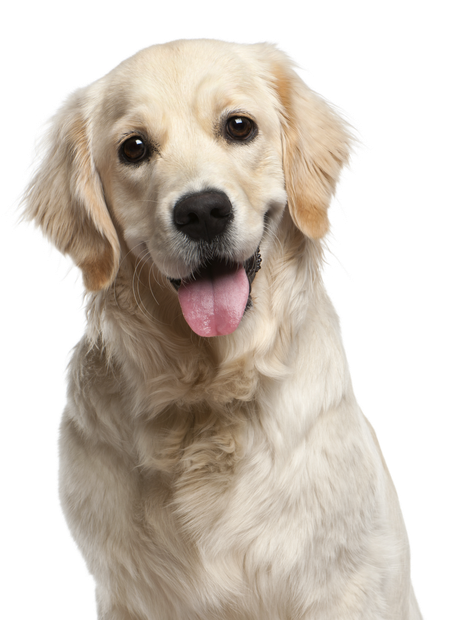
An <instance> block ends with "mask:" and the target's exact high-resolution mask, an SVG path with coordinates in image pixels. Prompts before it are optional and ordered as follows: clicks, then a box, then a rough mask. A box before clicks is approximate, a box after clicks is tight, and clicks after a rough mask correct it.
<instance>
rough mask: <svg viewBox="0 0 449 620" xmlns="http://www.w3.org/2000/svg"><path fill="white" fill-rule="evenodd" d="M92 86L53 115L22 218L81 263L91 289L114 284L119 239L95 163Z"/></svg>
mask: <svg viewBox="0 0 449 620" xmlns="http://www.w3.org/2000/svg"><path fill="white" fill-rule="evenodd" d="M88 100H89V99H88V89H82V90H79V91H77V92H76V93H74V94H73V95H72V96H71V97H70V98H69V100H68V101H67V102H66V104H65V105H64V106H63V107H62V108H61V110H60V111H59V112H58V114H57V115H56V117H55V118H54V119H53V122H52V127H51V131H50V132H49V135H48V138H47V152H46V155H45V157H44V159H43V161H42V163H41V165H40V168H39V170H38V171H37V173H36V175H35V177H34V179H33V181H32V183H31V185H30V187H29V188H28V191H27V193H26V195H25V204H26V209H25V213H24V217H25V218H26V219H29V220H34V221H35V222H36V224H37V225H38V226H40V227H41V229H42V230H43V232H44V233H45V235H46V236H47V237H49V239H50V240H51V241H52V242H53V243H54V245H55V246H56V247H57V248H58V249H59V250H60V251H61V252H63V253H64V254H69V255H70V256H71V258H72V259H73V261H74V262H75V264H76V265H78V267H80V269H81V271H82V273H83V278H84V283H85V285H86V288H87V289H88V290H89V291H98V290H101V289H105V288H107V287H108V286H110V285H111V283H112V282H113V280H114V278H115V275H116V273H117V269H118V262H119V256H120V246H119V240H118V236H117V233H116V230H115V228H114V225H113V223H112V220H111V217H110V215H109V211H108V208H107V205H106V203H105V199H104V195H103V187H102V184H101V180H100V177H99V175H98V172H97V170H96V168H95V164H94V162H93V158H92V153H91V147H90V142H91V138H90V135H89V133H90V132H89V114H88V113H87V111H86V106H87V103H86V102H87V101H88Z"/></svg>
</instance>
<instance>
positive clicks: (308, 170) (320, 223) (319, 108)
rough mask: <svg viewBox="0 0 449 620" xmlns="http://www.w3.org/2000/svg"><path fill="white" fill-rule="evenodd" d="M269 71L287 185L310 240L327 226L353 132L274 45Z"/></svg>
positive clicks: (293, 212) (295, 214)
mask: <svg viewBox="0 0 449 620" xmlns="http://www.w3.org/2000/svg"><path fill="white" fill-rule="evenodd" d="M271 51H272V53H273V55H272V57H271V59H272V65H271V73H272V76H273V82H274V87H275V91H276V94H277V97H278V100H279V102H280V105H281V121H282V130H283V135H282V141H283V157H284V162H283V163H284V174H285V185H286V190H287V196H288V207H289V210H290V214H291V216H292V219H293V221H294V223H295V224H296V226H297V227H298V228H299V229H300V230H301V231H302V232H303V233H304V234H305V235H306V236H307V237H310V238H311V239H319V238H321V237H323V236H324V235H325V234H326V232H327V231H328V229H329V219H328V216H327V209H328V207H329V204H330V201H331V198H332V196H333V194H334V191H335V186H336V184H337V181H338V177H339V174H340V170H341V168H342V166H343V165H344V164H345V163H346V162H347V161H348V158H349V152H350V143H351V136H350V134H349V131H348V130H347V128H346V126H345V123H344V121H343V120H342V119H341V118H339V116H338V115H337V114H336V113H335V112H334V111H333V110H332V108H331V107H330V106H329V105H328V104H327V103H326V102H325V101H324V100H323V99H322V98H321V97H319V96H318V95H317V94H316V93H314V92H313V91H312V90H310V89H309V88H308V87H307V86H306V85H305V84H304V82H303V81H302V80H301V79H300V78H299V77H298V75H297V74H296V72H295V71H294V70H293V68H292V63H291V62H290V61H289V59H288V58H287V57H286V56H285V55H284V54H283V53H282V52H279V51H278V50H276V49H272V50H271Z"/></svg>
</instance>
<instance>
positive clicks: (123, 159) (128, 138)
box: [118, 133, 153, 166]
mask: <svg viewBox="0 0 449 620" xmlns="http://www.w3.org/2000/svg"><path fill="white" fill-rule="evenodd" d="M136 139H137V140H140V141H141V142H142V145H143V147H144V149H143V152H142V155H140V156H139V157H137V158H136V159H132V158H129V157H128V156H127V155H126V154H125V152H124V149H125V145H126V144H127V143H128V142H130V141H131V140H136ZM152 152H153V149H152V147H151V145H150V144H149V142H148V140H147V139H146V138H145V136H142V135H141V134H139V133H134V134H130V135H127V136H126V137H125V138H124V139H123V141H122V142H121V143H120V145H119V148H118V154H119V158H120V161H121V162H122V163H124V164H126V165H130V166H138V165H139V164H141V163H142V162H144V161H145V160H147V159H148V158H149V157H150V156H151V153H152Z"/></svg>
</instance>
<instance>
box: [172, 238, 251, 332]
mask: <svg viewBox="0 0 449 620" xmlns="http://www.w3.org/2000/svg"><path fill="white" fill-rule="evenodd" d="M261 262H262V257H261V255H260V251H259V248H257V250H256V251H255V253H254V254H253V255H252V256H250V258H248V259H247V260H246V261H245V262H244V263H233V262H230V261H228V260H225V259H221V258H218V259H214V260H209V261H206V262H204V263H203V264H202V265H200V267H199V268H198V269H196V270H195V271H194V272H193V273H192V274H191V275H190V276H188V277H187V278H182V279H178V280H176V279H171V278H169V280H170V282H171V284H172V285H173V287H174V288H175V289H176V290H177V292H178V299H179V303H180V305H181V310H182V313H183V315H184V318H185V320H186V322H187V323H188V325H189V326H190V328H191V329H192V330H193V331H194V332H195V333H196V334H198V335H199V336H203V337H212V336H226V335H228V334H231V333H232V332H234V331H235V330H236V329H237V327H238V326H239V324H240V321H241V320H242V318H243V315H244V314H245V312H246V311H247V310H248V309H249V308H250V307H251V305H252V300H251V285H252V283H253V281H254V278H255V277H256V274H257V272H258V271H259V269H260V265H261Z"/></svg>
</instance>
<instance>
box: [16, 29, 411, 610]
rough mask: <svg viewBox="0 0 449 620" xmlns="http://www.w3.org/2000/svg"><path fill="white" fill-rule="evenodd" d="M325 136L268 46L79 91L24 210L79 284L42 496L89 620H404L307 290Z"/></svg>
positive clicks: (387, 504) (401, 573) (392, 521)
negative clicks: (83, 584) (77, 325)
mask: <svg viewBox="0 0 449 620" xmlns="http://www.w3.org/2000/svg"><path fill="white" fill-rule="evenodd" d="M349 145H350V137H349V134H348V131H347V128H346V126H345V124H344V122H343V121H342V120H341V119H340V118H339V117H338V115H337V114H336V113H335V112H334V111H333V110H332V109H331V107H330V106H329V105H328V104H327V103H326V102H325V101H323V99H321V98H320V97H319V96H318V95H316V94H315V93H314V92H312V91H311V90H310V89H309V88H308V87H307V86H306V85H305V84H304V83H303V82H302V81H301V79H300V78H299V77H298V76H297V74H296V73H295V71H294V69H293V66H292V63H291V62H290V61H289V60H288V58H287V57H286V56H285V55H284V54H283V53H282V52H280V51H279V50H277V49H276V48H275V47H273V46H271V45H267V44H257V45H237V44H231V43H223V42H219V41H210V40H195V41H176V42H173V43H168V44H166V45H156V46H153V47H150V48H148V49H145V50H143V51H141V52H139V53H138V54H136V55H135V56H133V57H132V58H130V59H128V60H126V61H125V62H123V63H122V64H121V65H119V66H118V67H117V68H116V69H114V70H113V71H112V72H111V73H109V74H108V75H106V76H105V77H104V78H102V79H100V80H98V81H97V82H95V83H94V84H92V85H90V86H88V87H87V88H84V89H82V90H79V91H77V92H75V93H74V94H73V95H72V96H71V97H70V98H69V99H68V101H67V102H66V104H65V105H64V106H63V107H62V109H61V110H60V112H59V113H58V114H57V115H56V117H55V119H54V122H53V129H52V132H51V135H50V136H49V142H48V150H47V153H46V155H45V158H44V159H43V162H42V164H41V166H40V169H39V171H38V172H37V174H36V176H35V178H34V180H33V182H32V183H31V185H30V188H29V190H28V192H27V196H26V200H27V207H26V209H27V216H28V217H29V218H30V219H33V220H34V221H35V222H36V223H37V224H38V225H39V226H40V227H41V228H42V229H43V231H44V232H45V234H46V235H47V236H48V237H49V238H50V240H51V241H52V242H53V243H54V244H55V245H56V246H57V247H58V248H59V249H60V250H61V251H62V252H64V253H67V254H69V255H70V256H71V257H72V259H73V260H74V262H75V263H76V264H77V265H78V266H79V267H80V269H81V270H82V273H83V276H84V282H85V285H86V289H87V291H88V292H89V296H88V307H87V317H88V328H87V333H86V336H85V337H84V338H83V340H82V341H81V342H80V343H79V345H78V346H77V348H76V350H75V352H74V355H73V358H72V362H71V366H70V385H69V391H68V404H67V407H66V410H65V412H64V415H63V420H62V425H61V443H60V452H61V468H60V493H61V501H62V506H63V510H64V513H65V516H66V518H67V521H68V524H69V527H70V530H71V532H72V534H73V536H74V538H75V540H76V542H77V543H78V545H79V547H80V549H81V551H82V553H83V555H84V557H85V560H86V562H87V566H88V568H89V570H90V571H91V573H92V574H93V576H94V578H95V581H96V586H97V590H96V593H97V604H98V617H99V618H101V619H102V620H213V619H215V620H225V619H226V620H356V619H357V620H359V619H363V620H387V619H390V620H393V619H394V620H399V619H402V620H406V619H407V620H416V619H418V618H420V617H421V616H420V612H419V610H418V606H417V604H416V600H415V597H414V594H413V590H412V586H411V583H410V569H409V548H408V542H407V535H406V532H405V528H404V525H403V521H402V517H401V512H400V508H399V504H398V500H397V497H396V492H395V489H394V487H393V484H392V482H391V479H390V477H389V474H388V471H387V469H386V467H385V464H384V461H383V459H382V455H381V452H380V450H379V446H378V443H377V441H376V437H375V434H374V432H373V430H372V428H371V426H370V425H369V423H368V422H367V420H366V419H365V418H364V416H363V414H362V412H361V411H360V408H359V407H358V405H357V403H356V400H355V398H354V394H353V390H352V386H351V380H350V377H349V372H348V365H347V362H346V358H345V354H344V351H343V346H342V342H341V337H340V331H339V324H338V319H337V316H336V314H335V311H334V309H333V307H332V305H331V303H330V301H329V299H328V297H327V295H326V292H325V290H324V287H323V283H322V279H321V276H320V268H321V257H322V256H321V255H322V242H321V239H322V238H323V236H324V235H325V234H326V232H327V230H328V225H329V224H328V216H327V209H328V206H329V202H330V200H331V198H332V195H333V192H334V189H335V185H336V183H337V180H338V176H339V172H340V169H341V167H342V166H343V165H344V164H345V163H346V161H347V159H348V155H349Z"/></svg>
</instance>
